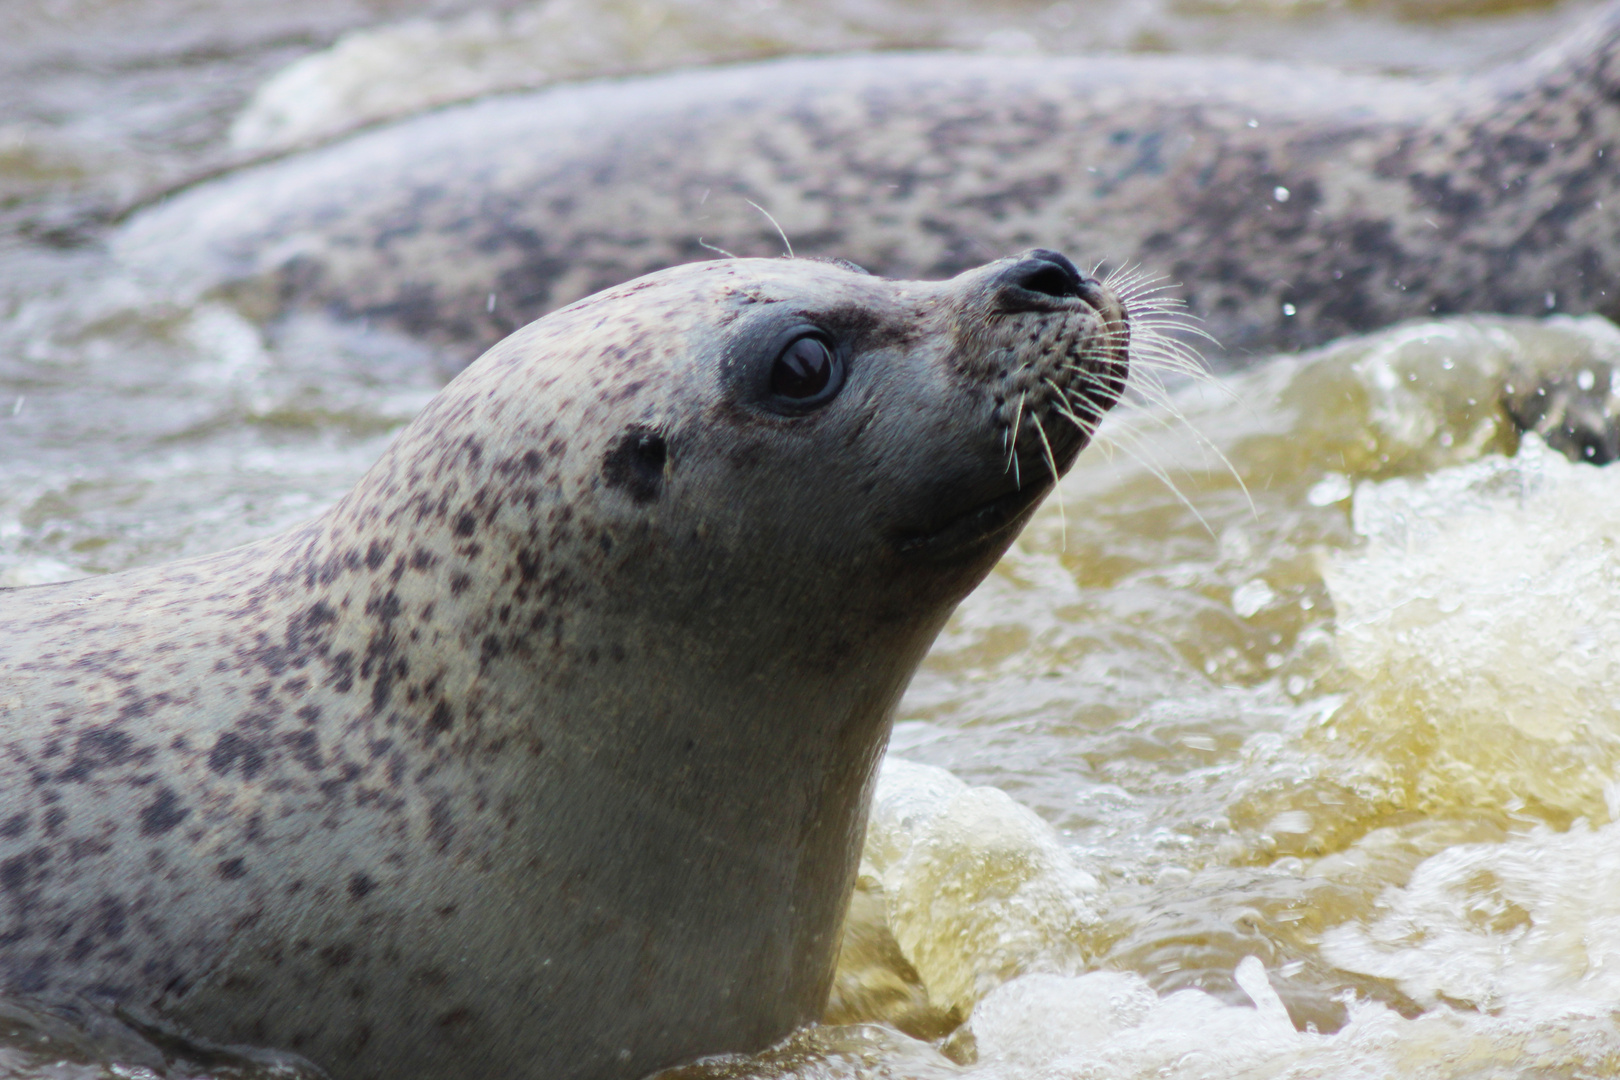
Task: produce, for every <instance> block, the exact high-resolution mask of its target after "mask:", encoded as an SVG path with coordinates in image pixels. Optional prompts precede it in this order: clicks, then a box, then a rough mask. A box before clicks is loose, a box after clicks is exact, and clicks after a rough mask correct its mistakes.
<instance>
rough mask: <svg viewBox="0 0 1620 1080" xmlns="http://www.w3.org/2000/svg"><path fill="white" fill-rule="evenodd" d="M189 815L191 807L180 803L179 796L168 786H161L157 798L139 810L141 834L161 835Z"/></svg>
mask: <svg viewBox="0 0 1620 1080" xmlns="http://www.w3.org/2000/svg"><path fill="white" fill-rule="evenodd" d="M190 815H191V809H190V808H189V807H185V806H181V805H180V796H178V795H176V794H175V793H174V791H173V790H172V789H170V788H161V789H159V791H158V793H157V798H155V799H153V800H152V801H151V803H150V804H148V805H147V807H146V809H145V810H142V811H141V814H140V819H141V835H142V836H162V835H163V834H164V833H166V832H168V831H169V830H170V829H172V828H174V827H175V826H176V825H178V824H180V823H181V822H182V821H184V820H186V818H187V817H189V816H190Z"/></svg>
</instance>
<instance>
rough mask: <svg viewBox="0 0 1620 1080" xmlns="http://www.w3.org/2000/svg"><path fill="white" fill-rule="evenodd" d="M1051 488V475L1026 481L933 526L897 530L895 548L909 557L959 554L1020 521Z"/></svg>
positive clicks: (922, 558) (929, 558)
mask: <svg viewBox="0 0 1620 1080" xmlns="http://www.w3.org/2000/svg"><path fill="white" fill-rule="evenodd" d="M1051 489H1052V479H1051V477H1042V478H1041V479H1040V480H1039V481H1037V482H1033V483H1026V484H1024V485H1023V486H1022V487H1018V488H1014V489H1013V490H1011V491H1007V492H1004V493H1002V494H1000V495H997V496H996V497H995V498H992V499H987V500H985V501H984V502H982V503H979V504H978V505H976V506H973V507H970V508H969V509H967V510H965V511H963V512H962V513H960V514H957V515H956V516H955V517H953V518H951V519H950V520H948V521H946V522H945V523H944V524H942V525H939V526H936V527H935V528H932V529H928V530H926V531H921V532H910V531H908V532H902V533H899V534H898V535H897V536H896V538H895V541H894V550H895V552H896V553H897V554H899V555H902V556H904V557H906V558H908V559H921V560H938V559H945V558H949V557H951V556H952V555H956V554H959V553H960V552H961V551H962V550H963V549H965V548H969V547H979V546H981V545H983V544H984V543H985V542H986V541H988V540H990V539H992V538H994V537H996V536H1000V535H1001V534H1002V533H1004V532H1006V531H1007V530H1008V529H1011V528H1014V527H1016V526H1017V525H1019V524H1020V523H1021V522H1022V520H1023V518H1024V516H1025V515H1026V514H1027V513H1028V512H1029V511H1030V510H1031V509H1033V508H1034V506H1035V504H1036V503H1038V502H1040V501H1041V499H1042V498H1043V497H1044V496H1045V495H1046V493H1047V492H1048V491H1050V490H1051Z"/></svg>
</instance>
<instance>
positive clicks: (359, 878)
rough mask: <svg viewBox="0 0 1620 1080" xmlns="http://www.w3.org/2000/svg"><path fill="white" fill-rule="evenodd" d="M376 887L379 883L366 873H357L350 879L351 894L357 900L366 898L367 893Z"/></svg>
mask: <svg viewBox="0 0 1620 1080" xmlns="http://www.w3.org/2000/svg"><path fill="white" fill-rule="evenodd" d="M376 887H377V883H376V882H375V881H372V880H371V879H370V878H369V877H367V876H366V875H365V874H356V875H354V876H353V877H351V878H350V879H349V895H350V896H352V897H353V898H354V899H356V900H364V899H365V898H366V894H367V893H369V892H371V890H372V889H375V888H376Z"/></svg>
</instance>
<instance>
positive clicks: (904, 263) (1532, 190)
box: [117, 7, 1620, 358]
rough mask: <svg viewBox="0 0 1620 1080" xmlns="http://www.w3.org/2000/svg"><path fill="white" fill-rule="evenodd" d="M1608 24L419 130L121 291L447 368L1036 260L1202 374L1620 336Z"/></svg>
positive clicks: (699, 84)
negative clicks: (809, 292) (1526, 322)
mask: <svg viewBox="0 0 1620 1080" xmlns="http://www.w3.org/2000/svg"><path fill="white" fill-rule="evenodd" d="M1617 43H1620V7H1617V8H1615V9H1612V10H1610V11H1609V12H1608V13H1606V14H1605V15H1604V16H1603V17H1601V18H1600V19H1598V20H1596V21H1595V22H1593V23H1591V24H1590V25H1588V26H1586V27H1584V28H1583V29H1581V30H1580V31H1579V32H1577V33H1575V34H1573V35H1572V36H1571V37H1570V38H1569V39H1568V40H1566V41H1564V42H1562V43H1561V44H1559V45H1557V46H1556V47H1555V48H1553V49H1552V50H1551V51H1549V52H1548V53H1546V54H1545V55H1543V56H1540V57H1537V58H1535V59H1533V60H1530V61H1527V62H1523V63H1515V64H1511V65H1508V66H1505V67H1503V68H1501V69H1499V70H1495V71H1491V72H1486V73H1483V74H1480V75H1477V76H1472V77H1468V78H1462V79H1454V80H1449V81H1431V82H1425V81H1419V80H1414V79H1402V78H1380V77H1356V76H1348V75H1344V74H1340V73H1336V72H1333V71H1329V70H1322V69H1314V68H1305V67H1291V66H1287V65H1281V64H1268V63H1255V62H1244V61H1236V60H1225V61H1223V60H1200V59H1196V58H1186V57H1178V58H1162V57H1115V58H1072V57H1049V58H1039V57H1027V58H1019V59H1018V60H1016V61H1008V60H1006V59H1000V58H993V57H974V56H960V55H937V54H936V55H930V54H911V55H906V54H891V55H878V56H862V57H848V58H831V59H808V60H788V61H777V62H771V63H763V64H753V65H746V66H740V67H733V68H724V69H717V70H710V71H700V72H691V73H682V74H674V75H665V76H659V77H655V78H642V79H629V80H616V81H608V82H601V83H595V84H584V85H579V86H567V87H559V88H555V89H551V90H545V91H540V92H533V93H526V94H515V95H509V96H506V97H500V98H492V99H489V100H485V101H481V102H476V103H473V104H470V105H465V106H461V107H458V108H451V109H444V110H439V111H435V112H432V113H429V114H425V115H422V116H419V117H416V118H414V119H409V120H406V121H402V122H399V123H395V124H391V125H387V126H384V127H382V128H379V129H375V130H371V131H367V132H363V133H361V134H358V135H356V136H353V137H351V138H347V139H344V140H342V141H339V142H337V143H334V144H332V145H330V146H327V147H324V148H321V149H317V150H314V151H310V152H306V153H301V154H297V155H293V156H291V157H288V158H286V159H284V160H280V161H276V162H273V163H270V164H266V165H263V166H259V167H255V168H251V169H246V170H243V171H241V172H238V173H236V174H234V175H231V176H227V177H225V178H222V179H219V180H216V181H212V182H209V183H205V184H202V185H199V186H198V187H196V188H194V189H193V190H191V191H188V192H185V193H181V194H179V195H176V196H174V197H171V198H169V199H168V200H167V202H166V203H164V204H163V205H160V206H156V207H153V208H152V209H151V210H149V211H147V212H145V213H143V214H141V215H138V216H137V217H136V218H135V219H134V220H133V221H132V222H130V224H129V225H128V227H127V228H125V230H124V231H123V232H122V234H121V235H120V236H119V237H118V238H117V243H118V246H119V247H120V249H121V250H122V251H123V252H124V254H125V255H126V256H127V257H128V258H129V259H130V260H131V261H132V262H133V263H136V264H139V265H142V266H146V267H149V268H153V269H154V270H156V271H161V272H163V273H165V274H167V273H170V272H176V271H179V272H182V273H183V274H184V275H185V276H186V277H187V278H188V280H189V281H190V282H191V283H192V284H194V285H197V286H199V287H205V288H212V287H219V286H222V285H230V286H233V287H235V288H238V289H241V290H245V292H246V293H249V294H252V296H253V297H254V306H255V310H258V311H262V312H268V313H274V312H278V311H282V310H286V309H287V308H289V307H296V306H315V307H321V308H325V309H329V310H331V311H334V312H336V313H338V314H340V315H343V316H348V317H354V318H364V319H367V320H369V321H370V322H371V324H372V325H391V326H393V327H396V328H399V329H401V330H403V331H405V332H407V333H409V334H411V335H415V336H419V337H424V338H427V339H430V340H432V341H434V342H437V343H438V344H440V345H441V346H445V347H447V348H449V349H450V351H451V352H452V353H456V354H458V355H459V356H461V357H462V358H468V357H470V356H472V355H476V353H477V352H478V351H479V350H480V349H482V348H483V347H485V346H486V345H488V344H489V343H490V342H492V341H494V340H495V339H496V338H498V337H500V336H501V335H502V334H504V333H506V332H508V331H510V330H511V329H512V328H513V327H515V326H518V325H521V324H522V323H523V322H526V321H527V320H529V319H532V318H534V317H537V316H538V315H540V314H541V313H543V312H544V311H547V310H550V309H551V308H553V307H556V306H560V305H561V304H565V303H568V302H570V301H572V300H574V299H576V298H578V297H580V296H583V295H585V294H587V293H589V292H592V291H594V290H596V289H600V288H605V287H607V286H610V285H613V284H616V283H618V282H620V281H624V280H627V279H629V278H631V277H634V276H636V275H637V274H642V273H647V272H650V271H652V270H656V269H658V268H660V267H664V266H669V265H673V264H677V263H683V262H689V261H693V260H698V259H706V258H709V257H710V253H709V252H708V251H707V250H705V247H704V244H706V243H707V244H714V245H718V246H720V247H723V248H726V249H728V250H730V251H734V252H738V253H741V254H756V255H757V254H775V253H776V252H778V251H780V250H781V248H780V241H779V239H778V236H777V233H776V231H775V228H774V227H773V226H772V225H771V224H770V223H769V222H767V221H766V220H765V219H764V218H763V217H762V216H761V215H760V214H759V213H758V212H757V211H756V210H755V209H754V207H753V206H751V205H750V201H752V202H753V203H757V204H758V205H759V206H762V207H765V208H766V209H768V210H769V211H770V212H771V214H772V215H773V216H774V217H775V218H776V220H778V221H780V222H781V224H782V226H783V228H784V229H785V230H786V232H787V234H788V236H789V238H790V239H791V240H792V242H793V245H794V248H795V249H796V250H797V251H798V252H799V253H800V254H836V255H841V256H844V257H847V258H852V259H854V260H856V261H857V262H860V263H862V264H863V265H866V266H869V267H872V268H873V269H875V270H876V271H878V272H880V273H884V274H888V275H892V276H900V277H943V276H948V275H950V274H954V273H957V272H959V271H961V270H963V269H964V268H967V267H970V266H974V265H977V264H978V263H980V262H983V261H984V260H985V259H986V258H989V257H992V256H994V255H997V254H1000V253H1002V252H1006V251H1014V250H1018V249H1021V248H1024V247H1027V246H1031V245H1037V244H1039V245H1052V246H1057V247H1061V248H1064V249H1066V250H1077V251H1086V252H1091V253H1095V255H1096V256H1099V257H1105V258H1107V259H1108V260H1109V261H1110V264H1111V265H1114V266H1121V265H1127V264H1140V265H1141V266H1143V267H1145V268H1147V269H1148V270H1150V271H1153V272H1156V273H1160V274H1163V275H1165V276H1167V277H1168V278H1169V279H1170V280H1173V281H1175V282H1178V283H1180V285H1181V287H1182V290H1183V292H1184V295H1185V297H1186V299H1187V301H1188V303H1189V307H1190V309H1191V311H1192V313H1193V314H1194V315H1197V316H1199V317H1201V318H1202V319H1204V320H1205V325H1206V327H1207V329H1208V330H1209V331H1210V332H1211V333H1213V334H1214V335H1215V336H1216V338H1218V339H1219V340H1220V341H1221V343H1222V344H1223V345H1224V346H1225V347H1226V348H1228V349H1230V350H1233V351H1236V352H1243V351H1258V350H1267V351H1269V350H1278V349H1292V348H1298V347H1301V346H1307V345H1313V344H1317V343H1320V342H1322V341H1325V340H1327V339H1328V338H1331V337H1335V336H1337V335H1341V334H1345V333H1352V332H1363V331H1366V330H1370V329H1373V328H1376V327H1379V326H1382V325H1385V324H1388V323H1391V322H1394V321H1397V320H1400V319H1403V318H1411V317H1414V316H1428V315H1434V314H1447V313H1457V312H1476V311H1477V312H1498V313H1503V314H1525V315H1539V314H1543V313H1546V312H1549V311H1560V312H1570V313H1580V312H1591V311H1596V312H1602V313H1613V312H1616V311H1620V305H1617V303H1616V301H1617V299H1620V288H1617V284H1620V172H1617V168H1620V163H1617V161H1616V152H1617V147H1620V49H1617Z"/></svg>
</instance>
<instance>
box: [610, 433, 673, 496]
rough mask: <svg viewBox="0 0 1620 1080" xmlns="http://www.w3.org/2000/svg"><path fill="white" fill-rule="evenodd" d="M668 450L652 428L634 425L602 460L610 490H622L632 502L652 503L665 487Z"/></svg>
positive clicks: (662, 438) (662, 439)
mask: <svg viewBox="0 0 1620 1080" xmlns="http://www.w3.org/2000/svg"><path fill="white" fill-rule="evenodd" d="M668 460H669V448H668V446H667V445H666V444H665V442H664V437H663V436H662V435H660V434H658V432H656V431H653V430H652V429H651V428H647V427H642V426H641V425H639V424H638V425H633V426H632V427H630V428H628V429H627V430H626V431H625V433H624V435H623V437H622V438H620V439H619V441H618V442H617V443H615V444H614V445H613V447H612V448H611V449H609V450H608V452H607V454H606V456H604V457H603V458H602V476H603V478H604V479H605V480H606V481H607V484H608V486H609V487H614V488H622V489H623V490H624V493H625V494H626V495H629V496H630V498H631V500H632V501H634V502H637V503H649V502H652V501H653V500H654V499H656V498H658V493H659V492H660V491H661V490H662V489H663V486H664V466H665V465H666V464H667V463H668Z"/></svg>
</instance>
